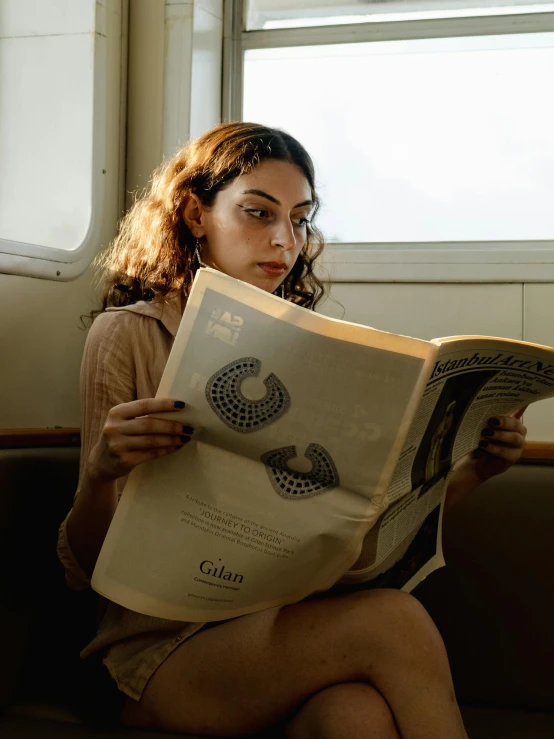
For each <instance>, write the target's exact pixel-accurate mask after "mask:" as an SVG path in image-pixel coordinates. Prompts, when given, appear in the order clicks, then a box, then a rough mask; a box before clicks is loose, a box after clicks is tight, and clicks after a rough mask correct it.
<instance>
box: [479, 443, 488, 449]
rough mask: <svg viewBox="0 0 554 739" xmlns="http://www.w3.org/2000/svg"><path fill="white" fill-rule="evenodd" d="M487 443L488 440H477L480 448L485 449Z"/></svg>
mask: <svg viewBox="0 0 554 739" xmlns="http://www.w3.org/2000/svg"><path fill="white" fill-rule="evenodd" d="M488 445H489V442H488V441H480V442H479V446H480V447H481V449H485V448H486V447H488Z"/></svg>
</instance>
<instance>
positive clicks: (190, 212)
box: [181, 192, 206, 239]
mask: <svg viewBox="0 0 554 739" xmlns="http://www.w3.org/2000/svg"><path fill="white" fill-rule="evenodd" d="M203 210H204V207H203V205H202V201H201V200H200V198H199V197H198V195H195V194H194V193H193V192H189V193H187V195H185V198H184V200H183V202H182V204H181V214H182V216H183V221H184V222H185V225H186V226H187V228H188V229H189V231H190V232H191V234H192V235H193V236H194V238H196V239H200V238H202V236H204V234H205V233H206V231H205V229H204V226H203V225H202V212H203Z"/></svg>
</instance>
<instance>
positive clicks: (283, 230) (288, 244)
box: [271, 218, 296, 250]
mask: <svg viewBox="0 0 554 739" xmlns="http://www.w3.org/2000/svg"><path fill="white" fill-rule="evenodd" d="M271 243H272V244H273V246H280V247H281V248H282V249H286V250H289V249H294V247H295V246H296V236H295V233H294V226H293V225H292V223H291V222H290V220H289V219H288V218H287V219H283V220H280V221H279V222H278V223H277V224H276V226H275V231H274V233H273V238H272V239H271Z"/></svg>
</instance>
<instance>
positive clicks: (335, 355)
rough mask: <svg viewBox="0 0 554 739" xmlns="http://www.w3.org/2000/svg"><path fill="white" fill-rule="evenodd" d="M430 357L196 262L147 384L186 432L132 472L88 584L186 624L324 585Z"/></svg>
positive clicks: (349, 552) (361, 530)
mask: <svg viewBox="0 0 554 739" xmlns="http://www.w3.org/2000/svg"><path fill="white" fill-rule="evenodd" d="M433 354H434V347H433V346H432V345H431V344H430V343H428V342H424V341H420V340H417V339H409V338H405V337H400V336H395V335H392V334H387V333H384V332H380V331H376V330H374V329H369V328H365V327H362V326H357V325H355V324H349V323H346V322H344V321H337V320H336V319H331V318H327V317H325V316H321V315H318V314H315V313H313V312H310V311H307V310H305V309H302V308H299V307H298V306H294V305H291V304H290V303H287V302H285V301H282V300H280V299H279V298H276V297H275V296H272V295H269V294H267V293H265V292H263V291H262V290H259V289H257V288H255V287H252V286H250V285H246V284H245V283H242V282H240V281H238V280H234V279H232V278H230V277H227V276H226V275H223V274H221V273H217V272H214V271H212V270H201V271H200V273H199V274H198V276H197V278H196V280H195V284H194V287H193V291H192V293H191V296H190V298H189V301H188V304H187V308H186V310H185V313H184V316H183V319H182V322H181V326H180V328H179V332H178V334H177V336H176V339H175V343H174V347H173V350H172V353H171V355H170V358H169V360H168V363H167V366H166V370H165V372H164V376H163V378H162V382H161V384H160V388H159V390H158V395H159V396H164V397H173V398H178V399H182V400H184V401H185V403H186V408H185V410H184V411H183V412H182V414H181V415H177V414H172V415H171V417H172V418H174V419H175V418H176V417H177V418H178V420H182V421H183V422H184V423H187V424H190V425H192V426H194V428H195V429H196V432H195V435H194V437H193V441H191V442H190V443H189V444H187V445H186V446H185V447H183V448H182V449H181V450H179V451H178V452H176V453H175V454H172V455H170V456H168V457H163V458H160V459H158V460H154V461H152V462H149V463H147V464H145V465H141V466H140V467H138V468H137V469H136V470H135V471H134V472H133V473H132V474H131V475H130V477H129V481H128V483H127V485H126V488H125V490H124V492H123V495H122V497H121V501H120V503H119V506H118V508H117V511H116V514H115V516H114V519H113V522H112V525H111V527H110V530H109V532H108V535H107V537H106V540H105V543H104V546H103V548H102V551H101V554H100V557H99V559H98V563H97V566H96V569H95V571H94V576H93V581H92V584H93V587H94V588H95V589H96V590H97V591H98V592H100V593H101V594H102V595H104V596H106V597H107V598H109V599H111V600H113V601H115V602H117V603H120V604H121V605H123V606H126V607H127V608H130V609H132V610H135V611H139V612H142V613H146V614H149V615H153V616H160V617H163V618H170V619H177V620H186V621H210V620H219V619H223V618H232V617H235V616H239V615H242V614H246V613H250V612H252V611H255V610H260V609H263V608H268V607H271V606H275V605H281V604H285V603H290V602H296V601H298V600H300V599H302V598H304V597H306V596H307V595H309V594H310V593H312V592H314V591H317V590H323V589H326V588H328V587H330V586H331V585H332V584H333V583H335V582H336V581H337V579H338V578H339V577H340V576H341V575H342V574H343V573H344V572H345V571H346V570H347V569H348V567H349V566H350V565H351V564H352V563H353V562H354V561H355V560H356V559H357V557H358V554H359V552H360V549H361V546H362V542H363V538H364V535H365V534H366V533H367V531H368V530H369V529H370V528H371V526H372V525H373V524H374V523H375V521H376V520H378V519H379V517H380V515H381V513H382V512H383V510H384V507H385V506H386V505H387V501H386V490H387V487H388V483H389V481H390V478H391V475H392V472H393V470H394V466H395V464H396V461H397V459H398V456H399V454H400V451H401V449H402V445H403V442H404V439H405V437H406V433H407V431H408V428H409V425H410V421H411V419H412V417H413V415H414V413H415V410H416V407H417V404H418V399H419V398H421V395H422V392H423V389H424V387H425V381H426V377H427V376H428V374H429V372H430V371H431V367H432V362H433Z"/></svg>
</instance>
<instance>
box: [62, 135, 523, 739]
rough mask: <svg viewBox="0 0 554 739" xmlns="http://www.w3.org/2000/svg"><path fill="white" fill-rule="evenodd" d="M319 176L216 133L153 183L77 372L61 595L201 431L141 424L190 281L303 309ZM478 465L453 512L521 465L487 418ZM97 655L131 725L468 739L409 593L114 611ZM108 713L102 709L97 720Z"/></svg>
mask: <svg viewBox="0 0 554 739" xmlns="http://www.w3.org/2000/svg"><path fill="white" fill-rule="evenodd" d="M317 207H318V200H317V195H316V192H315V186H314V171H313V165H312V162H311V160H310V158H309V156H308V154H307V153H306V151H305V150H304V149H303V147H302V146H301V145H300V144H299V143H298V142H297V141H295V140H294V139H293V138H292V137H290V136H288V135H287V134H285V133H283V132H281V131H277V130H274V129H269V128H266V127H263V126H258V125H255V124H250V123H230V124H224V125H221V126H218V127H216V128H215V129H213V130H212V131H210V132H208V133H206V134H204V135H203V136H201V137H200V138H199V139H197V140H196V141H194V142H193V143H191V144H189V145H188V146H187V147H185V148H184V149H183V150H182V151H180V152H178V153H177V154H176V155H175V157H174V158H173V159H172V160H170V161H169V162H167V163H166V164H164V165H163V166H162V167H161V168H160V169H159V170H158V171H157V173H156V174H155V176H154V178H153V182H152V187H151V191H150V192H149V193H148V194H147V195H146V196H145V197H144V198H142V199H141V200H139V201H138V202H137V203H136V204H135V205H134V207H133V208H132V210H131V211H130V212H129V213H128V215H127V216H126V217H125V219H124V221H123V223H122V226H121V230H120V233H119V236H118V237H117V239H116V240H115V242H114V244H113V246H112V248H111V250H110V252H109V254H108V255H107V257H106V258H105V260H104V269H105V286H104V297H103V307H102V312H101V313H100V315H99V316H98V317H97V318H96V320H95V321H94V323H93V326H92V328H91V331H90V333H89V336H88V339H87V344H86V347H85V353H84V358H83V365H82V373H81V392H82V442H83V448H82V461H81V475H80V483H79V488H78V491H77V494H76V498H75V502H74V505H73V508H72V510H71V512H70V514H69V515H68V518H67V519H66V521H65V522H64V523H63V524H62V527H61V529H60V540H59V555H60V558H61V560H62V562H63V563H64V566H65V567H66V573H67V579H68V582H69V584H70V585H71V586H72V587H74V588H76V589H79V588H85V587H88V585H89V577H90V574H91V572H92V570H93V568H94V564H95V562H96V559H97V556H98V553H99V551H100V548H101V546H102V542H103V540H104V537H105V535H106V532H107V529H108V527H109V524H110V521H111V518H112V516H113V513H114V510H115V508H116V505H117V502H118V494H119V493H120V492H121V489H122V487H123V485H124V482H125V477H126V475H127V474H128V473H129V472H130V471H131V470H132V469H133V468H134V467H136V466H137V465H138V464H141V463H142V462H144V461H146V460H150V459H153V458H155V457H159V456H161V455H165V454H171V453H173V452H174V451H175V450H176V449H179V448H180V447H181V446H182V445H183V444H185V443H188V442H189V440H190V438H191V435H193V433H194V430H193V429H192V428H191V427H187V426H185V427H182V426H181V424H179V423H177V422H172V421H170V420H161V419H156V418H152V417H151V416H152V414H157V413H161V412H166V411H171V410H174V409H176V408H182V407H183V403H182V401H180V400H179V399H178V398H171V399H154V397H153V396H154V394H155V392H156V389H157V386H158V383H159V379H160V377H161V374H162V371H163V367H164V365H165V362H166V359H167V357H168V354H169V351H170V348H171V345H172V342H173V337H174V335H175V332H176V330H177V327H178V324H179V320H180V317H181V314H182V311H183V309H184V306H185V304H186V300H187V296H188V294H189V290H190V287H191V284H192V280H193V277H194V273H195V271H196V269H197V268H198V266H199V265H200V264H207V265H208V266H211V267H213V268H216V269H219V270H221V271H223V272H225V273H227V274H229V275H231V276H232V277H236V278H238V279H241V280H244V281H246V282H249V283H250V284H252V285H255V286H257V287H259V288H262V289H263V290H266V291H268V292H273V293H276V294H277V295H280V296H281V297H283V298H284V299H285V300H290V301H292V302H295V303H297V304H299V305H301V306H304V307H306V308H308V309H313V308H314V307H315V306H316V304H317V302H318V300H319V299H320V297H321V295H322V293H323V288H322V285H321V283H320V282H319V280H318V279H317V277H316V276H315V274H314V273H313V271H312V267H313V262H314V260H315V259H316V257H317V256H318V254H319V253H320V251H321V248H322V239H321V237H320V235H319V233H318V231H317V230H316V229H315V227H314V225H313V223H312V219H313V217H314V215H315V213H316V211H317ZM494 420H495V421H497V423H496V426H495V427H494V428H493V426H490V427H489V429H487V433H488V434H489V436H488V437H487V440H484V441H483V443H486V444H488V445H489V446H488V447H487V449H486V451H485V450H482V451H481V452H480V453H479V454H478V455H476V456H474V457H472V458H467V459H464V460H462V461H461V462H460V463H458V465H457V467H456V469H455V470H454V472H453V474H452V478H451V485H450V488H449V502H452V501H454V500H456V499H457V498H459V497H461V496H462V495H464V494H465V493H466V492H467V491H468V490H470V489H472V488H473V487H475V486H476V485H477V484H479V482H481V481H482V480H483V479H486V478H487V477H489V476H491V475H492V474H497V473H498V472H500V471H502V470H504V469H506V468H507V467H508V466H509V465H510V464H511V463H513V462H514V461H516V460H517V458H518V457H519V455H520V453H521V448H522V447H523V443H524V437H525V428H524V427H523V425H522V424H521V421H520V420H519V419H517V418H506V417H502V418H499V419H494ZM93 653H97V654H100V655H102V659H103V663H104V665H105V666H106V667H107V668H108V670H109V673H110V675H111V678H110V679H112V678H113V680H114V681H115V683H114V687H115V685H117V689H118V691H119V692H116V696H117V697H118V699H117V700H116V701H115V704H114V706H113V707H112V708H113V711H114V712H115V713H116V715H117V717H118V718H119V720H120V721H121V722H122V723H123V724H124V725H128V726H139V727H144V728H157V729H161V730H167V731H173V732H181V733H194V734H205V735H208V736H229V737H230V736H243V735H247V734H251V733H254V732H257V731H261V730H263V729H265V728H267V727H269V726H275V725H279V726H282V729H283V732H284V733H285V736H287V737H290V739H297V738H299V739H300V738H301V737H302V738H303V737H314V736H318V737H329V739H339V737H348V739H355V738H356V737H359V738H360V739H362V738H364V739H365V738H368V739H369V738H370V737H373V738H375V739H377V737H378V738H379V739H398V737H402V739H435V738H436V739H439V738H440V739H449V738H451V739H462V737H466V734H465V731H464V728H463V724H462V720H461V717H460V713H459V710H458V707H457V704H456V700H455V696H454V690H453V686H452V679H451V676H450V671H449V666H448V661H447V657H446V654H445V650H444V646H443V644H442V642H441V639H440V636H439V634H438V632H437V631H436V629H435V627H434V625H433V623H432V622H431V620H430V618H429V617H428V615H427V614H426V612H425V611H424V610H423V608H422V607H421V606H420V605H419V603H418V602H417V601H416V600H415V599H413V598H411V597H410V596H408V595H406V594H404V593H402V592H397V591H392V590H375V591H372V592H365V593H356V594H351V595H346V596H336V597H332V598H318V599H316V600H310V601H309V602H302V603H299V604H295V605H291V606H287V607H283V608H274V609H270V610H266V611H263V612H260V613H255V614H251V615H248V616H243V617H241V618H238V619H233V620H230V621H227V622H224V623H219V624H215V625H214V624H207V625H203V624H190V623H182V622H175V621H167V620H164V619H159V618H152V617H148V616H144V615H141V614H137V613H133V612H131V611H128V610H126V609H124V608H122V607H120V606H117V605H116V604H113V603H107V604H106V608H105V612H104V613H103V616H102V618H101V620H100V623H99V628H98V633H97V635H96V637H95V639H94V640H93V641H92V643H91V644H90V645H89V646H88V647H87V648H86V649H85V650H84V652H83V656H87V655H90V654H93ZM99 709H101V706H99Z"/></svg>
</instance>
